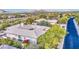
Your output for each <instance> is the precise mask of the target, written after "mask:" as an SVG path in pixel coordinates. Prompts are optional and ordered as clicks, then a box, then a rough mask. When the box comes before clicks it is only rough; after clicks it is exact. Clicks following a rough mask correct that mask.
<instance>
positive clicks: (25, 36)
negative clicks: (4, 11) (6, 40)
mask: <svg viewBox="0 0 79 59" xmlns="http://www.w3.org/2000/svg"><path fill="white" fill-rule="evenodd" d="M48 29H49V27H45V26H38V25H23V24H18V25H14V26H11V27H8V28H7V30H6V31H5V33H6V36H7V37H10V38H11V39H15V40H22V41H24V40H29V41H30V42H32V43H34V44H36V43H37V38H38V37H39V36H40V35H42V34H44V33H45V32H46V31H47V30H48Z"/></svg>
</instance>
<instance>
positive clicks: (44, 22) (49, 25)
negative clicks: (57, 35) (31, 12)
mask: <svg viewBox="0 0 79 59" xmlns="http://www.w3.org/2000/svg"><path fill="white" fill-rule="evenodd" d="M37 25H41V26H48V27H51V26H52V25H51V24H50V23H49V22H47V21H40V22H38V23H37Z"/></svg>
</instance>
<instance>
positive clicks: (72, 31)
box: [63, 17, 79, 49]
mask: <svg viewBox="0 0 79 59" xmlns="http://www.w3.org/2000/svg"><path fill="white" fill-rule="evenodd" d="M76 24H77V23H75V20H74V18H72V17H71V18H70V19H69V20H68V23H67V32H68V33H67V35H66V36H65V39H64V45H63V49H78V48H79V35H78V31H77V30H78V29H77V26H76Z"/></svg>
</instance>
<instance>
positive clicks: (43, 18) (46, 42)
mask: <svg viewBox="0 0 79 59" xmlns="http://www.w3.org/2000/svg"><path fill="white" fill-rule="evenodd" d="M14 10H15V9H14ZM72 16H73V17H72ZM71 19H74V20H75V21H72V20H71ZM70 20H71V21H70ZM71 22H72V23H73V26H72V27H74V26H76V25H79V11H76V10H75V11H74V10H68V11H62V10H61V11H60V10H56V11H55V10H52V11H50V10H31V9H30V10H29V9H25V10H23V11H21V10H20V9H17V10H16V12H13V10H8V9H3V10H2V9H1V10H0V49H63V48H65V49H66V48H72V47H73V48H74V46H75V45H73V46H72V44H70V42H72V41H70V42H69V41H66V40H68V37H67V38H66V36H67V34H68V33H70V32H69V30H70V29H72V30H73V28H72V27H69V26H71V25H72V24H71ZM69 28H70V29H69ZM77 28H78V27H77ZM70 31H71V30H70ZM73 31H74V30H73ZM75 33H76V32H75ZM72 34H73V33H72ZM75 35H76V34H75ZM70 39H71V38H70ZM68 42H69V43H68ZM75 42H76V41H75ZM68 44H70V45H68ZM66 45H67V46H66ZM68 46H70V47H68ZM75 48H79V47H78V46H77V47H75Z"/></svg>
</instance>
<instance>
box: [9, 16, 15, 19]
mask: <svg viewBox="0 0 79 59" xmlns="http://www.w3.org/2000/svg"><path fill="white" fill-rule="evenodd" d="M15 17H16V16H15V15H8V18H9V19H11V18H15Z"/></svg>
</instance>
